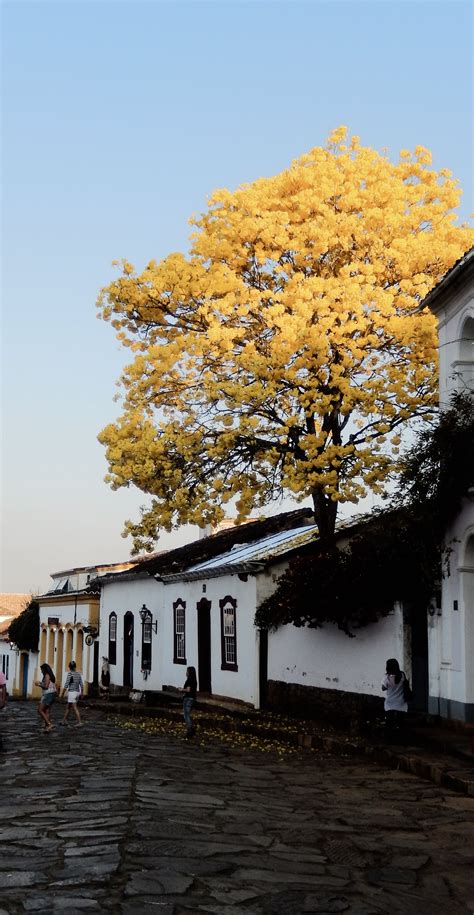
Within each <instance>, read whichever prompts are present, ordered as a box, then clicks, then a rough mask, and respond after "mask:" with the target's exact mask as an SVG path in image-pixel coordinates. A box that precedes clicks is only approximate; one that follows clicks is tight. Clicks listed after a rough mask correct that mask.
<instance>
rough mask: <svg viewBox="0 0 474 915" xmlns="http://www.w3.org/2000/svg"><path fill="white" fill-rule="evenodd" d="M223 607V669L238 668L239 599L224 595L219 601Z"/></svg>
mask: <svg viewBox="0 0 474 915" xmlns="http://www.w3.org/2000/svg"><path fill="white" fill-rule="evenodd" d="M219 605H220V608H221V648H222V664H221V669H222V670H234V671H236V670H238V666H237V601H236V600H235V598H233V597H230V596H229V595H227V597H224V599H223V600H221V601H219Z"/></svg>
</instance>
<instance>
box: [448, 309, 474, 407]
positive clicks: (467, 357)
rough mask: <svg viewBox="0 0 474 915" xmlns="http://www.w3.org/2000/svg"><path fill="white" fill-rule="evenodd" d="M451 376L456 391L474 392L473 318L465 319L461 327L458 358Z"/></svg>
mask: <svg viewBox="0 0 474 915" xmlns="http://www.w3.org/2000/svg"><path fill="white" fill-rule="evenodd" d="M453 374H454V377H455V379H456V387H457V388H458V390H460V391H465V392H468V391H470V392H471V393H473V392H474V318H471V317H468V318H466V320H465V321H464V323H463V325H462V328H461V334H460V340H459V357H458V359H457V361H456V362H454V363H453Z"/></svg>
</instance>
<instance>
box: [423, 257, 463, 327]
mask: <svg viewBox="0 0 474 915" xmlns="http://www.w3.org/2000/svg"><path fill="white" fill-rule="evenodd" d="M473 267H474V246H473V247H472V248H469V250H468V251H466V252H465V253H464V254H463V255H462V257H460V258H458V260H457V261H456V262H455V263H454V264H453V266H452V267H450V268H449V270H448V271H447V272H446V273H445V274H444V276H443V277H442V278H441V279H440V280H439V282H438V283H437V284H436V286H435V287H434V288H433V289H432V290H431V292H429V293H428V295H427V296H426V297H425V298H424V299H423V301H422V303H421V305H420V308H431V309H432V310H433V311H436V309H437V308H438V307H439V303H438V299H439V298H440V297H441V296H442V295H443V293H444V292H445V290H446V289H447V287H448V286H451V285H453V284H456V283H458V282H459V281H460V280H461V281H463V280H464V279H465V277H464V274H465V273H466V272H467V271H468V270H469V269H470V268H473Z"/></svg>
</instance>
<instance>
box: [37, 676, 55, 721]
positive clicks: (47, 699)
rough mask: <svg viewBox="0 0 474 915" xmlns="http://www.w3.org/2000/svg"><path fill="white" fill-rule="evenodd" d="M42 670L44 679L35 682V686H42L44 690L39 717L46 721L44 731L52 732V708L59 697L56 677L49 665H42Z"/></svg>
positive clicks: (39, 705)
mask: <svg viewBox="0 0 474 915" xmlns="http://www.w3.org/2000/svg"><path fill="white" fill-rule="evenodd" d="M40 670H41V673H42V674H43V679H42V680H36V681H35V686H40V687H41V689H42V690H43V695H42V696H41V699H40V701H39V704H38V715H39V716H40V718H42V719H43V721H44V725H43V730H44V731H52V730H53V727H54V724H53V723H52V721H51V706H52V704H53V702H54V701H55V699H56V696H57V689H56V677H55V676H54V674H53V671H52V670H51V667H50V666H49V664H42V665H41V667H40Z"/></svg>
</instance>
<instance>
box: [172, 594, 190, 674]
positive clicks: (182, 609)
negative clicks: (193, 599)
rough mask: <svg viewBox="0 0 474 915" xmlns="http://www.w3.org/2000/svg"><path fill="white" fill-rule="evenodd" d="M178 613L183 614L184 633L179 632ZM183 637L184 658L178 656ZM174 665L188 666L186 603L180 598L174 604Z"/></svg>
mask: <svg viewBox="0 0 474 915" xmlns="http://www.w3.org/2000/svg"><path fill="white" fill-rule="evenodd" d="M178 613H182V615H183V617H182V619H183V631H182V632H178V625H177V624H178ZM180 636H182V651H183V656H182V657H181V656H180V655H179V654H178V642H179V637H180ZM173 664H187V661H186V601H185V600H182V598H181V597H178V599H177V600H175V601H174V602H173Z"/></svg>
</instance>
